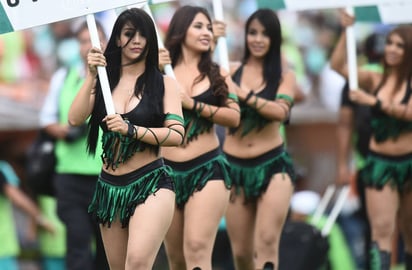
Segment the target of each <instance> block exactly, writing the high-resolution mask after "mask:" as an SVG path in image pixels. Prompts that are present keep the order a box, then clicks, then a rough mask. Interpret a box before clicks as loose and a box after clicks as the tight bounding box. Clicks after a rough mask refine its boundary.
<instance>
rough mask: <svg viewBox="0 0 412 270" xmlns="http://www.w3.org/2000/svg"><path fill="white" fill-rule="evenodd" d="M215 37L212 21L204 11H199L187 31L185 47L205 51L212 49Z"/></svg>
mask: <svg viewBox="0 0 412 270" xmlns="http://www.w3.org/2000/svg"><path fill="white" fill-rule="evenodd" d="M212 39H213V32H212V23H211V22H210V21H209V19H208V18H207V17H206V16H205V15H204V14H203V13H197V14H196V16H195V18H194V19H193V21H192V23H191V24H190V26H189V28H188V29H187V32H186V38H185V42H184V45H185V47H187V48H189V49H191V50H194V51H198V52H205V51H208V50H209V49H210V46H211V42H212Z"/></svg>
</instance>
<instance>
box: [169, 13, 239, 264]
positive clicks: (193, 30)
mask: <svg viewBox="0 0 412 270" xmlns="http://www.w3.org/2000/svg"><path fill="white" fill-rule="evenodd" d="M212 42H213V31H212V21H211V19H210V16H209V14H208V12H207V11H206V10H205V9H204V8H201V7H194V6H184V7H181V8H180V9H179V10H177V11H176V13H175V14H174V16H173V18H172V20H171V22H170V25H169V29H168V31H167V34H166V40H165V47H166V48H167V49H168V51H169V53H170V58H171V60H172V66H173V69H174V73H175V76H176V78H177V81H178V82H179V84H180V85H181V92H180V95H181V99H182V104H181V106H182V107H183V114H184V119H185V130H186V135H185V137H184V142H183V144H182V145H181V146H179V147H173V148H164V149H162V153H163V154H164V157H165V162H166V164H167V165H169V166H170V167H171V168H172V170H173V173H172V175H173V180H174V182H175V188H176V205H177V207H176V211H175V214H174V218H173V222H172V225H171V227H170V229H169V232H168V233H167V236H166V239H165V247H166V252H167V256H168V261H169V267H170V269H172V270H179V269H190V270H192V269H202V270H211V269H212V251H213V246H214V241H215V238H216V234H217V230H218V227H219V222H220V220H221V218H222V217H223V215H224V213H225V210H226V206H227V203H228V200H229V188H230V179H229V177H228V174H227V168H226V166H227V164H226V160H225V158H224V156H223V155H222V153H221V151H220V148H219V140H218V137H217V134H216V129H215V124H219V125H223V126H229V127H236V126H237V125H238V123H239V117H240V114H239V106H238V104H237V97H236V95H235V91H236V90H235V85H234V84H233V82H232V80H231V78H230V76H229V74H228V72H227V71H224V70H222V69H221V68H220V67H219V66H218V65H217V64H216V63H214V62H213V61H212V55H211V44H212Z"/></svg>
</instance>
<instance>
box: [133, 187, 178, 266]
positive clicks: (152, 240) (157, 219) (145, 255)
mask: <svg viewBox="0 0 412 270" xmlns="http://www.w3.org/2000/svg"><path fill="white" fill-rule="evenodd" d="M174 202H175V194H174V192H173V191H171V190H169V189H160V190H158V191H157V192H156V194H155V195H151V196H149V197H148V198H147V199H146V201H145V202H144V203H143V204H140V205H138V206H137V208H136V210H135V212H134V214H133V216H132V218H131V219H130V222H129V239H128V245H127V257H126V270H151V269H152V267H153V263H154V260H155V259H156V255H157V253H158V251H159V249H160V246H161V244H162V242H163V239H164V237H165V235H166V233H167V230H168V229H169V226H170V223H171V221H172V218H173V211H174Z"/></svg>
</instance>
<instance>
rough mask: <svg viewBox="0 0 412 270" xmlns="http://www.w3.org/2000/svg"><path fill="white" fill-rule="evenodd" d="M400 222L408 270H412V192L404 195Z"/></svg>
mask: <svg viewBox="0 0 412 270" xmlns="http://www.w3.org/2000/svg"><path fill="white" fill-rule="evenodd" d="M399 221H400V222H399V224H400V230H401V232H402V237H403V241H404V243H405V252H406V254H405V264H406V270H412V191H410V190H406V191H405V192H404V193H403V194H402V197H401V205H400V215H399Z"/></svg>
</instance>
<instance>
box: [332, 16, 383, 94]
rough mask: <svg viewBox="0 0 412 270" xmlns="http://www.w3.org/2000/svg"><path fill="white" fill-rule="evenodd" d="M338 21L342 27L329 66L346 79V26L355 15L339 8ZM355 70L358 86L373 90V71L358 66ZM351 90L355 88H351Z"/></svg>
mask: <svg viewBox="0 0 412 270" xmlns="http://www.w3.org/2000/svg"><path fill="white" fill-rule="evenodd" d="M340 21H341V26H342V28H343V29H342V32H341V35H340V37H339V40H338V42H337V44H336V45H335V48H334V50H333V52H332V55H331V57H330V66H331V68H332V69H333V70H335V71H336V72H337V73H339V74H340V75H342V76H343V77H344V78H345V79H346V80H348V79H349V71H348V65H347V61H346V60H347V57H348V56H347V53H346V27H349V26H351V25H353V24H354V22H355V17H353V16H351V15H349V14H348V13H347V12H345V11H344V10H341V12H340ZM356 72H357V73H358V74H357V75H358V83H359V87H360V88H362V89H364V90H366V91H368V92H372V91H374V90H375V89H374V80H373V77H374V72H370V71H366V70H360V69H359V68H357V71H356ZM375 77H376V76H375ZM351 90H357V89H351Z"/></svg>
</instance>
